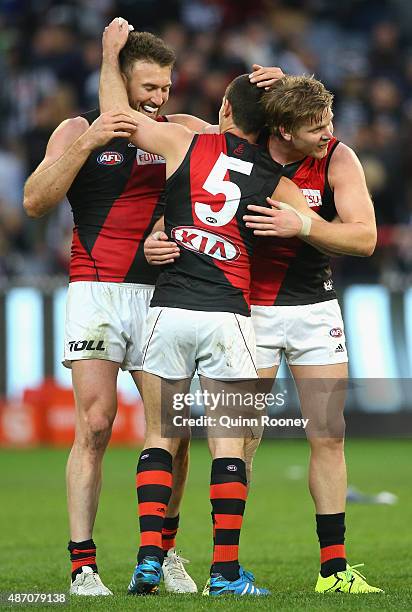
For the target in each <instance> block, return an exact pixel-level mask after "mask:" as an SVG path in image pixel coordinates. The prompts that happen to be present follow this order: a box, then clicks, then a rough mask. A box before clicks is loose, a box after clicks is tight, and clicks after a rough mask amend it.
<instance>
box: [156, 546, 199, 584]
mask: <svg viewBox="0 0 412 612" xmlns="http://www.w3.org/2000/svg"><path fill="white" fill-rule="evenodd" d="M184 563H189V561H188V560H187V559H183V557H179V555H178V554H177V553H176V548H170V549H169V550H168V551H167V555H166V556H165V558H164V561H163V567H162V570H163V578H164V582H165V589H166V591H168V593H197V586H196V583H195V582H194V580H192V578H191V577H190V576H189V574H188V573H187V571H186V570H185V568H184Z"/></svg>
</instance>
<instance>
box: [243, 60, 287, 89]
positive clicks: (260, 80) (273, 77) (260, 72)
mask: <svg viewBox="0 0 412 612" xmlns="http://www.w3.org/2000/svg"><path fill="white" fill-rule="evenodd" d="M252 68H253V72H252V73H251V74H249V80H250V82H251V83H256V85H257V86H258V87H264V88H265V89H266V90H268V89H270V88H271V87H272V85H274V83H276V81H277V80H278V79H281V78H282V77H284V76H285V75H284V73H283V70H282V69H281V68H278V67H277V66H270V67H269V68H265V67H264V66H260V65H259V64H253V66H252Z"/></svg>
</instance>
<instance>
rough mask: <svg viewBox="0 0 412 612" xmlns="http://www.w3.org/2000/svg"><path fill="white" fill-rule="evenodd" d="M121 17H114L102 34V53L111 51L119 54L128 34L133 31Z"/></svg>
mask: <svg viewBox="0 0 412 612" xmlns="http://www.w3.org/2000/svg"><path fill="white" fill-rule="evenodd" d="M133 29H134V28H133V26H131V25H129V24H128V22H127V21H126V19H123V17H115V18H114V19H113V21H111V22H110V23H109V25H108V26H107V27H106V28H105V29H104V32H103V40H102V44H103V53H105V52H108V51H111V52H114V53H116V54H119V53H120V51H121V50H122V49H123V47H124V46H125V44H126V42H127V38H128V36H129V32H130V31H131V30H133Z"/></svg>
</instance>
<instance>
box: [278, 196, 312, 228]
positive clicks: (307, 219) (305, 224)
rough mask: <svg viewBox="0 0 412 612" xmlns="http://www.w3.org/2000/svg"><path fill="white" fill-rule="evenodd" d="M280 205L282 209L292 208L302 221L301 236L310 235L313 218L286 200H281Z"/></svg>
mask: <svg viewBox="0 0 412 612" xmlns="http://www.w3.org/2000/svg"><path fill="white" fill-rule="evenodd" d="M279 206H280V208H281V210H292V211H293V212H294V213H295V215H297V216H298V217H299V219H300V220H301V221H302V227H301V230H300V232H299V236H309V234H310V228H311V227H312V219H311V218H310V217H308V215H304V214H303V213H301V212H300V211H299V210H296V208H293V206H291V205H290V204H286V202H279Z"/></svg>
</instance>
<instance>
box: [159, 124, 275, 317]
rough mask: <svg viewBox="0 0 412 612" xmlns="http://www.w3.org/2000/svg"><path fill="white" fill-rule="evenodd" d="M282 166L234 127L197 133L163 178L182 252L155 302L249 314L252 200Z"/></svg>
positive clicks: (172, 233) (267, 191)
mask: <svg viewBox="0 0 412 612" xmlns="http://www.w3.org/2000/svg"><path fill="white" fill-rule="evenodd" d="M281 173H282V167H281V166H280V165H279V164H276V163H275V162H274V161H273V160H272V159H271V157H270V156H269V155H268V153H267V152H266V151H265V150H264V149H262V148H260V147H258V146H257V145H252V144H250V143H249V142H248V141H247V140H244V139H242V138H238V137H237V136H234V135H233V134H229V133H227V134H219V135H218V134H202V135H196V136H195V137H194V138H193V141H192V143H191V145H190V148H189V150H188V152H187V154H186V156H185V159H184V160H183V162H182V164H181V165H180V167H179V168H178V169H177V170H176V172H175V173H174V174H173V175H172V176H171V177H170V178H169V179H168V180H167V181H166V190H165V196H166V210H165V228H166V233H167V235H168V236H169V237H170V238H171V239H172V240H174V241H175V242H176V243H177V244H179V246H180V247H181V249H180V257H179V258H178V259H177V260H176V261H175V263H174V264H171V265H168V266H167V267H166V268H165V269H164V270H162V272H161V274H160V276H159V279H158V282H157V285H156V289H155V293H154V296H153V299H152V302H151V305H152V306H168V307H172V308H187V309H189V310H207V311H212V312H216V311H223V312H234V313H238V314H241V315H249V295H250V258H251V254H252V250H253V245H254V242H255V238H254V236H253V232H252V231H251V230H249V229H248V228H247V227H246V226H245V223H244V221H243V215H245V214H246V213H247V212H248V211H247V208H246V207H247V205H248V204H253V203H254V204H256V203H260V204H266V200H265V198H266V196H268V195H271V194H272V193H273V191H274V190H275V188H276V186H277V184H278V182H279V180H280V177H281Z"/></svg>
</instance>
